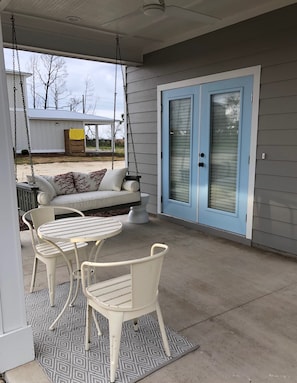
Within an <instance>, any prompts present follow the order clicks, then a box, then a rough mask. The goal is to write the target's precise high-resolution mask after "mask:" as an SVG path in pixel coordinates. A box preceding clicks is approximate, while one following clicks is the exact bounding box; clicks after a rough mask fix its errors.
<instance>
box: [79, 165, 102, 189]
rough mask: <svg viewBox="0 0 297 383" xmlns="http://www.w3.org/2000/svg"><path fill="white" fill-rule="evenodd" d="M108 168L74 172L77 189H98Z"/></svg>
mask: <svg viewBox="0 0 297 383" xmlns="http://www.w3.org/2000/svg"><path fill="white" fill-rule="evenodd" d="M106 170H107V169H101V170H96V171H94V172H91V173H88V174H86V173H79V172H73V179H74V185H75V188H76V191H77V192H78V193H85V192H89V191H96V190H98V188H99V185H100V183H101V181H102V179H103V177H104V175H105V173H106Z"/></svg>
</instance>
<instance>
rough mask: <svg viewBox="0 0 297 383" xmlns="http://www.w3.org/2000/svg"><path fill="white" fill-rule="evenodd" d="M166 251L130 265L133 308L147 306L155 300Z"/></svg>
mask: <svg viewBox="0 0 297 383" xmlns="http://www.w3.org/2000/svg"><path fill="white" fill-rule="evenodd" d="M166 251H167V250H163V251H162V252H161V253H158V254H157V255H152V256H151V257H148V258H147V259H146V260H144V261H143V262H141V263H135V264H132V265H131V279H132V307H133V308H137V307H144V306H148V305H150V304H152V303H154V302H155V301H156V299H157V295H158V285H159V281H160V275H161V269H162V264H163V259H164V255H165V253H166Z"/></svg>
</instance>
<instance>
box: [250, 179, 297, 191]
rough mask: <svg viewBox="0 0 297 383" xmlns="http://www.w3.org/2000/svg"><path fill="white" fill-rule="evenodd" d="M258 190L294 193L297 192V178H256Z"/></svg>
mask: <svg viewBox="0 0 297 383" xmlns="http://www.w3.org/2000/svg"><path fill="white" fill-rule="evenodd" d="M256 188H257V189H268V190H274V191H280V192H287V193H294V192H296V191H297V177H295V178H292V177H274V176H269V175H261V176H259V177H256Z"/></svg>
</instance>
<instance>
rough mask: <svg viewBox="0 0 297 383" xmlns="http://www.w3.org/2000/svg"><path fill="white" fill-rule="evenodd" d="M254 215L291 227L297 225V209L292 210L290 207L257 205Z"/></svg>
mask: <svg viewBox="0 0 297 383" xmlns="http://www.w3.org/2000/svg"><path fill="white" fill-rule="evenodd" d="M254 215H255V217H261V218H265V219H268V220H273V221H279V222H283V223H288V224H291V225H296V223H297V207H296V208H295V209H292V208H290V207H289V206H286V207H285V206H283V207H281V206H274V205H269V204H264V203H261V204H260V203H255V205H254Z"/></svg>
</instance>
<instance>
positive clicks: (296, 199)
mask: <svg viewBox="0 0 297 383" xmlns="http://www.w3.org/2000/svg"><path fill="white" fill-rule="evenodd" d="M255 203H256V204H259V205H261V204H266V205H271V206H279V207H284V208H289V209H297V191H296V192H295V193H286V192H279V191H271V190H268V189H256V190H255Z"/></svg>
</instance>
